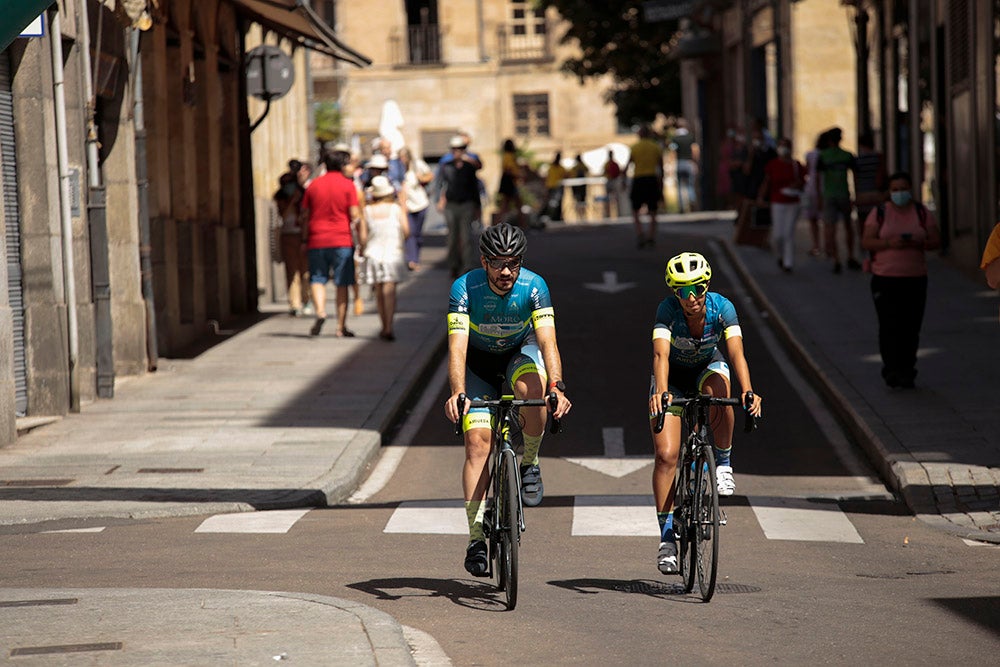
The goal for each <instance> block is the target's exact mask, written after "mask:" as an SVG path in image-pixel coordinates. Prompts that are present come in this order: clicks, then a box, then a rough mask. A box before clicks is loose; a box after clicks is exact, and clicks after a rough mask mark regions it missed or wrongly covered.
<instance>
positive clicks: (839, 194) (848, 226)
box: [816, 127, 867, 273]
mask: <svg viewBox="0 0 1000 667" xmlns="http://www.w3.org/2000/svg"><path fill="white" fill-rule="evenodd" d="M843 134H844V133H843V131H842V130H841V129H840V128H839V127H834V128H832V129H830V130H828V131H827V145H826V148H824V149H823V150H821V151H820V152H819V162H817V164H816V169H817V171H819V172H820V173H821V174H823V188H822V190H821V199H822V207H821V208H820V210H821V211H822V212H823V225H824V230H823V231H824V235H825V237H826V239H825V245H826V256H827V257H829V258H830V259H832V260H833V272H834V273H840V272H841V270H842V268H843V267H842V266H841V264H840V250H839V248H838V246H837V222H839V221H840V220H843V222H844V241H845V243H846V250H847V268H849V269H853V270H855V271H857V270H858V269H860V268H861V263H860V262H858V260H857V259H855V258H854V226H853V225H852V223H851V191H850V187H849V186H848V183H847V172H848V171H850V172H851V173H852V176H853V175H854V174H855V167H856V162H855V158H854V155H853V154H852V153H850V152H848V151H845V150H844V149H843V148H841V147H840V140H841V139H842V138H843ZM856 190H857V188H855V191H856ZM866 224H867V223H866Z"/></svg>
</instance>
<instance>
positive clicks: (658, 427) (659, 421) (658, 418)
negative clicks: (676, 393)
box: [653, 392, 670, 433]
mask: <svg viewBox="0 0 1000 667" xmlns="http://www.w3.org/2000/svg"><path fill="white" fill-rule="evenodd" d="M669 397H670V394H668V393H667V392H663V396H661V397H660V401H661V406H660V414H658V415H657V416H656V425H655V426H654V427H653V433H659V432H660V431H662V430H663V422H664V421H665V420H666V418H667V410H666V409H665V408H664V407H663V406H662V403H666V402H667V399H668V398H669Z"/></svg>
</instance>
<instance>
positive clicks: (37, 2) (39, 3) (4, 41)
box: [0, 0, 52, 51]
mask: <svg viewBox="0 0 1000 667" xmlns="http://www.w3.org/2000/svg"><path fill="white" fill-rule="evenodd" d="M51 4H52V0H0V16H2V17H3V20H2V21H0V51H3V50H4V49H6V48H7V47H8V46H10V43H11V42H13V41H14V40H15V39H17V36H18V35H20V34H21V31H22V30H24V29H25V28H27V27H28V24H29V23H31V22H32V21H34V20H35V19H36V18H38V15H39V14H41V13H42V12H44V11H45V9H46V8H47V7H48V6H49V5H51Z"/></svg>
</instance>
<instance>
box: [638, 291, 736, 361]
mask: <svg viewBox="0 0 1000 667" xmlns="http://www.w3.org/2000/svg"><path fill="white" fill-rule="evenodd" d="M733 336H740V337H742V336H743V332H742V331H741V329H740V322H739V319H737V317H736V307H735V306H733V303H732V301H730V300H729V299H727V298H726V297H724V296H722V295H721V294H718V293H716V292H709V293H707V294H706V295H705V330H704V331H703V332H702V335H701V337H700V338H695V337H694V336H692V335H691V330H690V329H689V328H688V323H687V319H686V318H685V317H684V309H683V308H682V307H681V304H680V302H679V301H678V300H677V298H676V297H674V296H669V297H667V298H666V299H664V300H663V301H662V302H660V305H659V307H658V308H657V309H656V322H655V324H653V340H656V339H657V338H666V339H667V341H668V342H669V343H670V365H671V367H673V366H674V365H677V366H683V367H685V368H696V367H698V366H702V365H704V364H707V363H708V362H709V360H711V359H712V356H713V355H714V354H715V351H716V349H718V347H719V342H720V341H721V340H723V339H726V338H732V337H733Z"/></svg>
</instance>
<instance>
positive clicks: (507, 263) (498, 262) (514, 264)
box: [486, 257, 521, 272]
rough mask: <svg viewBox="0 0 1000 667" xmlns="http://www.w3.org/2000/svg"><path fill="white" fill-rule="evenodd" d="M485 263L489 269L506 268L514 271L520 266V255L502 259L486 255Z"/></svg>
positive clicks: (498, 269) (500, 269)
mask: <svg viewBox="0 0 1000 667" xmlns="http://www.w3.org/2000/svg"><path fill="white" fill-rule="evenodd" d="M486 263H487V264H488V265H489V267H490V268H491V269H494V270H496V271H503V270H504V269H508V270H509V271H511V272H514V271H517V270H518V269H520V268H521V258H520V257H515V258H513V259H504V258H503V257H487V258H486Z"/></svg>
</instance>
